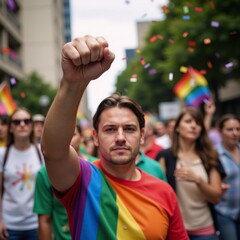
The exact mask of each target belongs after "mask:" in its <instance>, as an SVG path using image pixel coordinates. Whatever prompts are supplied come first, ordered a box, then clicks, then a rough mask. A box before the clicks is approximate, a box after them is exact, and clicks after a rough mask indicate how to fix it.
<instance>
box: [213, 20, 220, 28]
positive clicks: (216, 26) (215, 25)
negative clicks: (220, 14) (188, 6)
mask: <svg viewBox="0 0 240 240" xmlns="http://www.w3.org/2000/svg"><path fill="white" fill-rule="evenodd" d="M211 27H214V28H218V27H219V22H216V21H211Z"/></svg>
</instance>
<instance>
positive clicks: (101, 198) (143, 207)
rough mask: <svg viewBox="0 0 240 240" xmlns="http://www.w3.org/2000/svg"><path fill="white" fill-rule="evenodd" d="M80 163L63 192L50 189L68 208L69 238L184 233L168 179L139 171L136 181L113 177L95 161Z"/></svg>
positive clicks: (156, 236)
mask: <svg viewBox="0 0 240 240" xmlns="http://www.w3.org/2000/svg"><path fill="white" fill-rule="evenodd" d="M80 165H81V172H82V175H79V177H78V179H77V180H76V182H75V183H74V185H73V187H72V188H71V189H70V190H69V191H68V192H67V194H66V195H65V196H63V197H62V198H61V197H60V196H59V195H58V193H57V192H56V191H55V194H56V196H57V197H58V199H59V200H60V201H61V202H62V204H63V205H64V206H65V207H66V209H67V213H68V218H69V225H70V229H71V235H72V239H74V240H79V239H99V240H105V239H111V240H116V239H139V240H140V239H141V240H146V239H162V240H163V239H166V238H167V236H168V237H169V239H177V237H178V236H179V239H187V237H186V233H185V231H184V226H183V222H182V219H181V215H180V211H179V208H178V205H177V199H176V196H175V194H174V193H173V190H172V189H171V187H170V186H169V185H168V184H167V183H165V182H163V181H161V180H159V179H157V178H154V177H152V176H150V175H148V174H146V173H144V172H142V179H141V180H140V181H139V182H131V181H126V180H122V179H117V178H114V177H113V176H109V175H107V173H106V172H104V171H103V169H101V165H100V161H95V162H94V163H93V164H91V163H89V162H87V161H84V160H81V161H80ZM163 196H164V197H163ZM173 223H174V224H173ZM149 226H151V227H149ZM159 226H160V227H159ZM180 235H181V236H180Z"/></svg>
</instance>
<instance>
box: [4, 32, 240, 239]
mask: <svg viewBox="0 0 240 240" xmlns="http://www.w3.org/2000/svg"><path fill="white" fill-rule="evenodd" d="M114 57H115V56H114V53H113V52H111V51H110V49H109V48H108V43H107V41H106V40H105V39H104V38H102V37H98V38H95V37H92V36H89V35H87V36H84V37H80V38H76V39H74V40H73V41H72V42H69V43H67V44H65V45H64V47H63V49H62V70H63V77H62V79H61V84H60V86H59V89H58V92H57V94H56V97H55V99H54V101H53V103H52V105H51V107H50V109H49V111H48V113H47V116H46V117H44V116H42V115H41V114H37V115H33V116H32V115H31V113H30V112H29V111H28V110H27V109H25V108H18V109H17V110H16V111H15V112H14V113H13V114H12V115H11V116H7V115H2V116H0V188H1V194H0V210H1V211H0V239H4V240H5V239H9V240H21V239H22V240H35V239H40V240H50V239H56V240H60V239H63V240H64V239H84V240H85V239H91V240H92V239H129V240H130V239H153V240H155V239H169V240H178V239H179V240H185V239H190V240H217V239H219V240H230V239H231V240H240V144H239V141H240V120H239V118H238V117H237V116H235V115H233V114H225V115H222V116H221V117H219V119H217V121H215V120H216V119H215V118H214V114H215V110H216V109H215V105H214V102H213V101H212V100H210V101H208V102H205V103H204V107H203V110H204V113H202V112H201V111H200V109H198V108H193V107H188V106H186V107H183V109H182V111H181V113H180V114H179V116H178V117H177V118H174V119H168V120H167V121H166V122H163V121H160V120H157V121H152V120H151V119H149V118H148V117H146V114H145V113H144V112H143V111H142V109H141V106H139V105H138V104H137V103H136V102H135V101H134V100H132V99H131V98H129V97H127V96H122V95H120V94H116V93H115V94H113V95H111V96H109V97H107V98H105V99H103V101H102V102H101V103H100V104H99V106H98V108H97V110H96V113H95V115H94V116H93V129H92V130H91V133H89V132H88V133H87V134H86V135H85V136H84V134H83V131H82V129H81V126H79V124H78V123H77V121H76V114H77V108H78V106H79V103H80V101H81V97H82V94H83V93H84V91H85V89H86V88H87V86H88V84H89V82H90V81H91V80H95V79H97V78H98V77H99V76H101V75H102V74H103V73H104V72H106V71H107V70H108V69H109V68H110V67H111V64H112V62H113V61H114ZM213 122H214V124H212V123H213ZM213 125H214V127H213Z"/></svg>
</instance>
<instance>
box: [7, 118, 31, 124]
mask: <svg viewBox="0 0 240 240" xmlns="http://www.w3.org/2000/svg"><path fill="white" fill-rule="evenodd" d="M21 122H24V124H25V125H28V124H30V123H32V119H31V118H24V119H12V120H11V123H13V124H14V125H16V126H18V125H20V124H21Z"/></svg>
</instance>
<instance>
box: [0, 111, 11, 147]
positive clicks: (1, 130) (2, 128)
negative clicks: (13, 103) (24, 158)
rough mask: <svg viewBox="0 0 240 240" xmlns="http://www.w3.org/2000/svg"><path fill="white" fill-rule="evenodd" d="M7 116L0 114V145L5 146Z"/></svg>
mask: <svg viewBox="0 0 240 240" xmlns="http://www.w3.org/2000/svg"><path fill="white" fill-rule="evenodd" d="M8 122H9V116H8V115H7V114H1V115H0V147H4V146H6V142H7V131H8Z"/></svg>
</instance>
